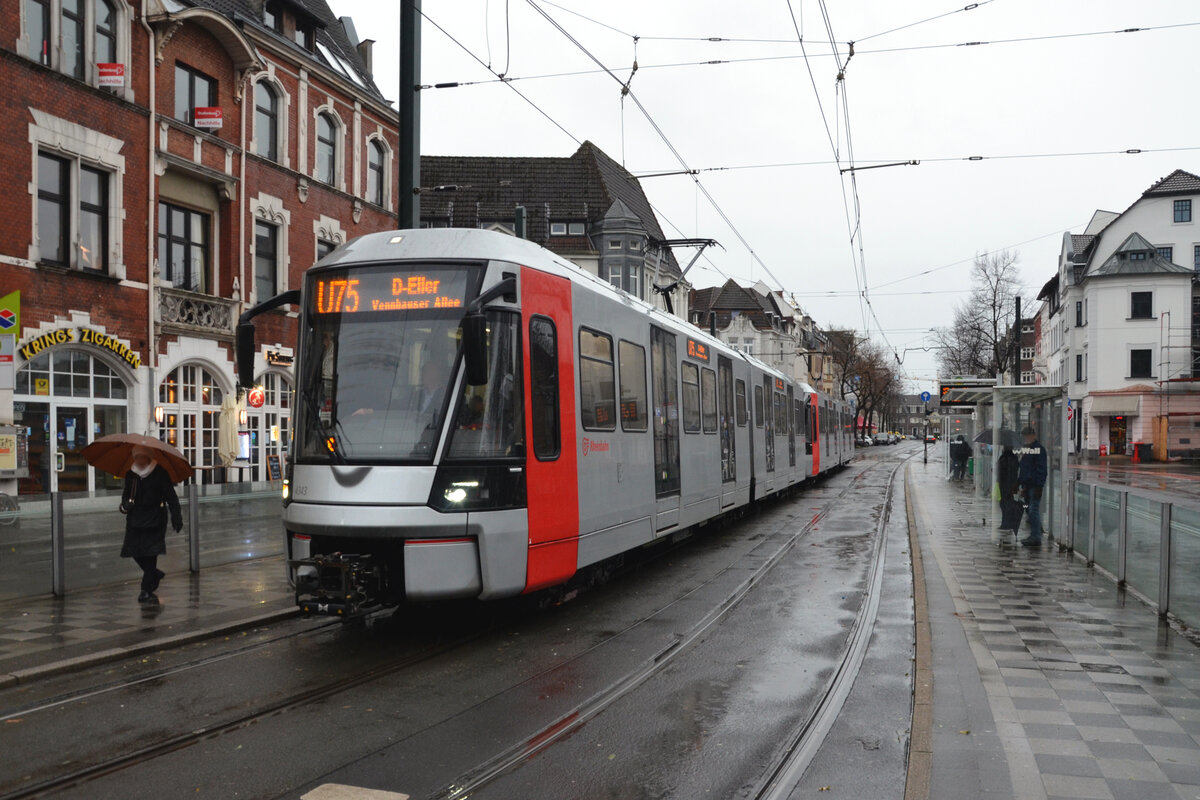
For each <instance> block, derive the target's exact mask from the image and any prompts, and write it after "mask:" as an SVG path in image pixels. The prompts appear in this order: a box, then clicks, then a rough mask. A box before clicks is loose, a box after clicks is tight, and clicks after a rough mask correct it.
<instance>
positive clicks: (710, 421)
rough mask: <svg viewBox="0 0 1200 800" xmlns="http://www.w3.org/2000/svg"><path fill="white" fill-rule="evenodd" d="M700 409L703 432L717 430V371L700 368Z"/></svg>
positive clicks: (714, 431)
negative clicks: (702, 419)
mask: <svg viewBox="0 0 1200 800" xmlns="http://www.w3.org/2000/svg"><path fill="white" fill-rule="evenodd" d="M700 390H701V391H700V410H701V412H702V415H703V417H704V432H705V433H716V432H717V373H715V372H713V371H712V370H711V369H702V370H700Z"/></svg>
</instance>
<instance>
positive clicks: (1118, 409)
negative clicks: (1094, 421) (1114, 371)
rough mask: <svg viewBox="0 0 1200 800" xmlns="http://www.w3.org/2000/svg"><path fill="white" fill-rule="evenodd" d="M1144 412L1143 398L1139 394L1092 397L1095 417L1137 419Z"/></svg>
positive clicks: (1092, 412)
mask: <svg viewBox="0 0 1200 800" xmlns="http://www.w3.org/2000/svg"><path fill="white" fill-rule="evenodd" d="M1141 410H1142V396H1141V395H1138V394H1102V395H1098V396H1097V395H1092V408H1091V411H1089V412H1088V413H1089V414H1091V415H1092V416H1093V417H1136V416H1138V414H1139V413H1141Z"/></svg>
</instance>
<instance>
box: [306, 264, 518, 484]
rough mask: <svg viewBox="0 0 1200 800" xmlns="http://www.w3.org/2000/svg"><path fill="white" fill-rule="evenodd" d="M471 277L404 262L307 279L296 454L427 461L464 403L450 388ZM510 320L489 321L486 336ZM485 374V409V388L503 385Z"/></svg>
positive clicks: (470, 271) (474, 278)
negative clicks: (423, 268) (487, 377)
mask: <svg viewBox="0 0 1200 800" xmlns="http://www.w3.org/2000/svg"><path fill="white" fill-rule="evenodd" d="M478 274H479V271H478V269H475V268H467V267H460V268H441V267H438V268H432V267H431V268H429V269H425V270H414V269H413V268H412V267H411V266H409V265H405V266H403V267H398V266H389V267H374V266H372V267H363V268H352V269H349V270H338V271H336V272H330V271H322V272H320V273H316V274H315V275H310V276H309V285H308V292H307V297H308V298H309V300H308V308H307V309H306V323H307V324H306V325H305V328H304V334H303V336H304V341H303V342H302V344H301V365H300V366H301V375H300V384H301V385H300V386H299V387H298V395H299V403H298V408H297V417H298V418H297V425H296V436H297V457H298V459H299V460H302V461H306V462H308V463H313V462H318V461H319V462H321V463H330V462H333V463H408V464H414V463H416V464H420V463H424V464H428V463H432V461H433V457H434V450H435V448H436V447H437V444H438V440H439V438H440V437H441V432H442V430H443V428H444V421H445V420H446V419H447V418H448V417H454V416H456V415H457V413H458V412H457V411H456V409H457V407H458V406H459V405H460V404H461V403H462V401H463V400H464V399H465V398H462V397H456V396H455V392H454V390H455V387H456V386H457V385H458V374H459V372H460V362H461V347H460V342H461V338H462V330H461V323H462V318H463V314H464V311H465V308H466V305H467V303H468V301H469V300H470V298H471V297H472V296H473V295H474V294H475V292H476V288H477V282H478ZM488 316H489V318H492V317H493V315H492V314H489V315H488ZM510 316H511V315H507V314H506V315H502V316H501V315H497V317H495V318H493V319H491V320H490V321H491V323H492V324H491V328H492V335H493V337H494V336H495V334H496V332H497V331H496V328H497V327H499V328H505V327H507V324H506V323H504V322H503V321H502V320H505V319H507V318H508V317H510ZM511 324H512V326H513V328H514V329H513V338H514V339H515V333H516V329H515V325H516V323H515V321H514V322H512V323H511ZM491 377H493V376H490V375H489V385H488V386H487V387H478V388H476V389H475V390H474V392H475V393H476V394H481V395H483V396H484V399H485V400H486V401H488V405H491V404H492V402H491V401H492V400H493V399H494V398H492V397H491V396H490V395H491V394H492V392H489V391H488V389H490V388H491V387H492V386H497V387H499V386H500V385H503V384H502V383H501V382H500V381H494V380H490V378H491ZM508 383H509V384H510V385H511V379H510V380H509V382H508ZM460 394H463V393H461V392H460Z"/></svg>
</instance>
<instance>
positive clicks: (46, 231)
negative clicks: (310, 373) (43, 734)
mask: <svg viewBox="0 0 1200 800" xmlns="http://www.w3.org/2000/svg"><path fill="white" fill-rule="evenodd" d="M306 2H307V5H308V6H309V7H311V6H312V5H313V3H312V0H306ZM61 4H62V0H41V2H34V1H33V0H0V30H2V31H5V32H6V33H4V34H3V35H0V82H2V83H3V85H4V87H5V90H4V92H2V93H0V115H3V116H2V118H3V119H4V120H6V124H7V128H8V135H7V136H4V137H3V138H2V139H0V159H2V162H3V164H4V170H3V172H2V173H0V186H3V191H0V215H2V218H3V219H4V221H5V224H4V225H0V296H4V295H7V294H8V293H10V292H13V291H19V292H20V293H21V294H20V314H21V324H20V330H16V331H4V332H5V333H14V334H15V342H16V345H17V348H18V352H17V356H16V359H15V361H16V363H15V371H16V389H15V390H14V392H13V397H12V400H11V403H9V402H6V400H7V398H6V397H5V394H4V392H3V391H0V422H7V421H8V420H7V419H4V417H5V416H6V415H8V414H11V415H12V416H11V417H9V419H12V420H13V421H15V423H16V424H17V425H18V427H22V428H25V429H27V430H28V432H29V435H30V454H31V459H32V460H36V461H37V462H38V463H37V464H36V466H34V465H33V464H31V472H30V477H29V478H27V479H24V480H22V482H21V490H22V491H23V492H43V491H49V490H51V489H53V488H57V489H59V490H64V491H66V490H80V489H92V488H102V486H103V485H104V484H105V483H106V482H108V483H110V484H111V482H110V481H106V479H104V477H103V476H93V475H92V471H91V470H90V468H85V467H83V466H82V465H81V463H80V459H79V457H78V455H77V451H78V449H80V448H81V446H82V444H86V442H87V441H90V440H91V439H92V438H94V435H96V434H102V433H110V432H115V430H116V429H117V428H122V429H124V430H129V431H137V432H144V431H150V432H152V433H153V432H155V431H157V432H159V433H160V434H161V435H162V436H163V437H164V438H167V439H168V440H171V441H174V442H175V443H176V444H178V445H179V446H180V447H182V448H183V449H184V450H185V452H187V453H188V455H189V456H190V457H193V458H194V459H195V461H196V462H197V463H199V464H201V465H205V466H215V465H216V464H219V463H220V460H219V458H215V456H216V445H215V442H214V438H215V430H216V429H215V420H216V416H217V412H219V409H220V402H219V400H217V398H218V397H219V396H221V397H223V396H227V395H229V394H231V393H232V392H233V391H235V381H234V374H233V364H232V343H233V328H234V325H235V324H236V319H237V316H238V315H239V314H240V313H241V312H242V311H244V310H245V309H246V308H248V307H249V305H250V304H253V303H255V302H258V301H260V300H263V299H265V298H263V297H258V296H257V292H256V281H255V263H256V259H255V255H256V254H255V232H256V220H258V221H262V222H263V223H264V224H269V225H271V226H273V227H272V229H273V230H274V231H275V234H274V235H275V236H276V237H277V238H276V241H277V245H276V246H277V249H278V254H277V261H276V269H275V284H276V287H275V288H276V290H277V291H283V290H285V289H289V288H297V287H299V286H300V281H301V276H302V275H303V273H304V271H305V270H306V269H307V267H309V266H310V265H311V264H312V263H313V262H314V261H315V260H316V258H317V247H318V239H321V240H323V241H325V242H328V243H332V244H341V243H344V242H346V241H348V240H349V239H352V238H355V237H357V236H360V235H362V234H364V233H369V232H372V231H377V230H388V229H391V228H394V227H396V224H397V220H396V215H395V209H396V208H397V205H398V198H397V195H396V186H395V180H394V178H392V177H387V178H386V179H385V181H384V184H383V185H384V187H385V188H386V190H387V192H386V195H385V197H384V203H383V204H382V205H377V204H375V203H372V202H369V200H368V198H367V196H366V195H367V186H368V177H367V161H368V140H369V138H371V137H373V136H378V137H379V138H380V140H381V143H382V145H383V150H384V152H385V154H386V158H385V160H384V164H383V166H384V175H385V176H394V174H395V161H394V155H395V154H396V153H398V152H399V150H400V147H399V135H398V119H397V115H396V114H395V112H394V111H393V110H392V109H391V108H390V106H389V105H388V104H387V103H386V101H384V100H383V99H382V98H381V97H380V96H379V95H378V93H377V92H376V91H374V90H373V89H371V88H365V87H366V84H367V83H368V82H369V78H367V79H365V80H364V76H363V75H362V74H361V70H362V64H361V62H359V61H357V54H355V53H353V52H352V51H351V52H350V53H347V47H346V46H345V42H349V43H350V46H351V47H352V46H353V45H356V44H357V43H356V42H353V41H350V35H349V34H347V33H345V32H344V31H342V30H341V29H340V28H339V29H338V31H337V37H338V38H336V39H331V38H329V36H328V35H326V34H325V33H324V32H320V31H319V33H321V37H320V38H318V39H316V42H324V44H323V45H320V46H314V47H313V49H312V50H311V51H306V50H305V49H304V48H303V47H301V46H298V45H296V44H295V42H294V41H293V39H292V38H289V37H285V36H284V35H282V33H283V32H288V33H289V34H290V33H291V32H292V31H293V30H294V28H295V24H296V23H295V19H294V18H293V17H292V16H291V15H290V13H289V12H288V10H289V9H291V8H292V6H291V5H289V3H288V2H283V3H279V4H277V5H276V6H275V8H276V9H279V10H280V14H279V15H280V16H281V17H282V20H281V26H280V27H281V31H280V32H276V31H273V30H270V29H268V28H266V27H261V28H260V27H256V26H254V25H250V24H247V23H246V22H244V21H242V22H239V23H236V24H235V23H234V22H233V21H232V20H231V19H229V18H227V17H224V16H222V15H220V14H218V13H217V12H216V11H214V10H210V9H205V8H188V9H186V10H184V11H181V12H179V13H178V14H167V13H163V11H162V7H161V5H160V4H159V3H157V2H153V1H147V0H130V2H128V3H127V2H125V0H110V4H111V7H112V9H113V18H114V24H113V28H114V31H115V33H114V39H115V41H116V45H115V49H116V53H117V58H118V63H123V64H124V66H125V84H124V86H122V87H115V88H113V87H101V86H98V85H97V84H98V78H97V77H96V75H97V72H98V70H97V69H96V67H95V64H96V63H97V58H96V56H97V55H98V53H99V52H100V48H102V47H103V46H105V45H104V44H103V43H102V42H101V37H100V34H99V33H98V32H97V28H98V27H99V28H103V27H104V26H103V25H102V24H100V22H99V20H97V19H94V17H95V15H96V13H97V12H96V11H95V10H92V9H93V8H94V5H93V3H91V2H89V3H87V4H84V5H86V6H88V8H89V11H88V13H87V16H86V17H85V19H84V20H83V21H82V23H80V24H81V26H82V27H81V31H82V33H83V36H82V37H81V38H82V39H83V41H84V42H85V44H84V45H83V52H82V54H81V58H80V59H75V60H74V61H73V60H72V59H71V57H70V54H64V53H63V52H62V47H61V45H62V43H63V42H64V35H63V31H62V27H63V26H64V25H66V24H69V23H67V22H65V21H64V20H65V19H66V18H65V17H64V16H63V15H62V8H61ZM213 5H214V7H219V6H217V4H213ZM259 5H260V6H261V4H259ZM41 8H46V9H48V12H49V20H50V29H49V32H48V33H47V34H46V35H45V36H44V37H43V40H44V41H45V42H47V43H48V45H47V46H46V47H45V48H39V43H38V42H37V41H34V40H36V39H38V35H37V31H38V30H39V26H40V25H41V21H40V18H36V17H37V15H38V14H39V13H41V12H39V9H41ZM326 10H327V9H326ZM309 21H310V23H311V18H310V20H309ZM319 24H324V25H330V26H331V25H340V23H339V22H338V21H337V20H335V19H333V17H332V13H329V14H328V16H327V18H323V20H322V21H321V22H320V23H319ZM293 38H294V37H293ZM31 41H34V43H33V44H30V42H31ZM339 43H341V44H342V45H343V46H342V47H341V50H340V53H341V56H342V59H341V60H342V63H341V65H340V66H338V65H337V64H334V63H333V61H334V59H332V58H330V56H329V52H330V51H331V50H335V48H337V47H338V45H339ZM43 53H45V55H43ZM31 54H33V55H31ZM80 60H81V61H82V62H83V66H82V68H80V69H79V70H78V71H77V72H76V75H81V76H82V77H76V75H72V74H70V73H71V72H72V71H73V69H72V64H73V63H79V61H80ZM42 62H48V63H42ZM346 62H350V63H352V64H354V65H355V66H356V67H357V68H358V69H359V70H360V72H359V73H357V74H355V73H351V72H349V71H348V70H349V67H348V65H347V63H346ZM177 65H183V66H186V67H187V68H188V69H190V70H192V71H194V73H196V74H199V75H200V76H201V77H202V78H203V77H207V78H208V79H211V80H212V81H213V83H214V84H215V86H216V102H215V103H214V105H216V106H217V107H219V108H220V109H221V113H222V125H221V127H220V129H217V130H205V129H199V128H196V127H193V126H192V125H191V124H189V123H188V122H187V121H181V120H177V119H175V114H176V98H177V95H178V94H179V92H180V90H181V87H180V86H177V85H176V75H177ZM259 80H266V81H268V82H269V86H270V87H271V88H272V91H273V92H275V94H276V98H277V102H278V105H277V111H278V114H277V120H278V125H279V127H280V128H281V132H280V135H279V137H278V140H277V141H278V142H279V145H280V148H279V150H278V152H277V154H276V157H275V160H274V161H272V160H270V159H268V158H264V157H261V156H259V155H256V154H255V153H254V142H255V134H256V131H255V124H256V119H255V85H256V82H257V81H259ZM152 85H153V89H152V88H151V87H152ZM152 93H153V98H152V97H151V94H152ZM322 111H323V112H324V113H326V114H328V115H329V117H330V118H331V119H333V120H334V121H335V122H336V125H337V128H336V133H335V142H334V148H335V154H336V155H335V163H336V165H337V167H336V176H335V179H334V181H333V183H332V184H329V183H326V182H324V181H323V180H321V179H320V177H319V176H317V175H316V165H317V161H318V159H317V152H316V151H317V134H316V128H317V114H318V113H319V112H322ZM97 182H99V188H98V189H97V188H96V183H97ZM162 203H167V204H169V206H170V208H171V209H175V210H176V211H175V212H172V211H170V209H168V210H167V211H166V212H165V217H160V212H163V207H162V206H161V205H160V204H162ZM173 214H174V216H172V215H173ZM162 218H167V219H169V220H170V222H168V223H167V225H168V227H167V228H165V229H164V227H163V223H162V222H161V219H162ZM60 220H61V222H59V221H60ZM96 220H100V221H99V223H98V224H92V223H95V221H96ZM201 230H203V231H204V233H203V234H201V233H195V232H196V231H201ZM167 233H170V234H171V235H172V236H173V237H174V239H175V245H176V246H177V251H175V252H177V253H180V254H183V255H182V256H178V257H176V258H174V259H172V257H171V256H170V255H169V253H167V258H166V259H165V260H166V261H170V262H171V263H170V264H167V263H162V261H160V259H159V255H160V249H159V237H160V235H166V234H167ZM56 248H57V249H56ZM99 252H103V254H104V258H103V259H100V258H99V257H98V256H97V254H98V253H99ZM95 266H99V267H100V268H99V269H94V268H88V267H95ZM185 274H192V275H197V276H202V277H200V278H198V279H197V282H195V283H194V284H188V283H186V281H184V280H182V279H181V278H180V277H179V276H181V275H185ZM189 288H193V289H194V291H188V289H189ZM258 322H259V325H258V327H259V334H260V335H259V339H260V341H261V342H264V343H265V344H264V347H263V348H262V349H261V350H260V355H259V368H260V370H261V372H262V373H263V374H270V375H273V378H272V380H273V381H274V383H275V385H276V386H277V387H278V388H281V389H286V388H287V387H288V386H289V385H290V374H289V373H290V369H291V368H290V367H289V366H286V364H283V365H280V364H275V365H270V364H268V363H267V361H266V358H265V355H266V351H267V350H268V349H269V350H272V351H276V352H278V353H280V354H282V355H283V356H285V358H283V359H282V361H284V362H286V361H287V359H286V356H288V355H290V354H291V353H292V347H293V345H294V342H295V336H296V330H295V317H294V315H290V314H288V313H287V312H286V311H279V312H276V313H274V314H271V315H267V316H266V317H265V318H260V319H259V321H258ZM85 328H86V329H88V330H95V331H99V332H100V333H102V334H105V335H106V336H107V337H111V338H112V339H115V341H110V345H111V346H109V347H103V346H99V345H97V344H94V343H93V341H92V340H93V337H91V335H90V334H89V335H87V336H85V335H84V334H81V333H79V331H80V330H81V329H85ZM60 329H64V330H67V329H69V330H70V331H72V333H71V334H63V335H61V336H60V337H59V338H60V339H62V338H65V339H67V341H65V342H61V343H58V344H55V345H53V346H51V347H48V348H45V349H43V350H41V351H39V352H38V353H37V354H33V353H32V351H30V350H28V349H27V354H29V355H30V356H32V357H31V358H30V359H26V358H25V357H23V356H22V354H21V351H20V348H21V346H22V345H25V344H27V343H29V342H32V341H34V340H36V339H38V337H39V336H42V335H44V334H46V333H48V332H51V331H56V330H60ZM121 348H125V349H126V352H131V353H132V355H131V356H130V357H128V358H122V356H121ZM39 359H40V360H39ZM72 359H74V360H72ZM135 364H136V366H134V365H135ZM181 368H185V369H182V370H181ZM43 373H45V374H44V375H43ZM114 376H115V378H116V380H117V382H118V383H120V384H122V386H121V388H119V389H110V388H97V387H100V386H103V387H108V386H109V385H110V384H111V381H112V379H113V377H114ZM175 377H178V378H179V381H180V385H178V386H176V385H174V384H172V383H171V381H172V380H173V379H174V378H175ZM43 378H44V380H45V383H42V382H40V381H41V380H42V379H43ZM185 381H188V382H192V385H191V386H185V385H183V384H184V382H185ZM89 383H90V385H89ZM206 387H207V388H206ZM193 388H195V389H196V391H194V392H193V391H192V389H193ZM68 406H69V407H70V410H69V411H68V410H66V409H67V408H68ZM156 406H162V407H163V409H164V421H163V423H161V424H158V423H156V422H155V421H154V419H153V416H154V410H155V407H156ZM287 409H288V404H287V402H286V394H284V395H280V394H276V395H275V396H274V405H273V406H270V404H269V408H268V409H266V410H264V411H261V412H259V411H256V410H254V409H250V417H251V419H250V422H249V425H248V428H249V430H250V431H252V432H256V433H257V436H256V437H255V438H256V442H255V444H256V449H255V451H254V452H253V453H252V460H253V461H254V462H255V463H256V464H258V465H260V468H259V469H256V470H253V471H251V470H246V471H244V472H243V473H242V475H241V477H242V478H251V477H254V478H261V477H265V475H264V472H263V470H262V469H261V465H262V464H263V463H264V456H265V455H266V454H267V453H271V452H282V451H283V450H284V440H285V439H286V426H287V420H286V417H287ZM81 410H82V412H83V413H80V411H81ZM71 415H75V416H74V421H73V422H71V420H70V419H67V422H68V423H69V424H64V419H66V418H70V417H71ZM80 426H82V428H81V427H80ZM272 426H279V427H281V428H282V429H283V431H284V435H282V436H280V437H279V440H278V441H275V440H273V439H272V437H271V428H272ZM35 451H36V452H35ZM56 457H57V458H60V459H61V458H65V459H66V460H67V461H68V467H67V469H66V470H65V471H58V472H57V473H54V474H52V471H51V470H50V468H49V466H48V465H49V464H50V463H51V460H52V459H53V458H56ZM59 463H61V460H60V462H59ZM213 477H220V476H219V474H218V473H215V472H214V473H208V478H209V479H212V478H213ZM3 483H4V481H3V479H2V476H0V484H3ZM0 488H3V486H2V485H0Z"/></svg>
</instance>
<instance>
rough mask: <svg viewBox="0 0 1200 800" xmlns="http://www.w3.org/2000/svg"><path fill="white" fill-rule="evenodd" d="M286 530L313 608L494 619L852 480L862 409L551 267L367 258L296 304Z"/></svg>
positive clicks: (294, 296) (462, 233)
mask: <svg viewBox="0 0 1200 800" xmlns="http://www.w3.org/2000/svg"><path fill="white" fill-rule="evenodd" d="M284 302H296V303H298V304H299V306H300V333H299V342H298V347H297V351H298V352H297V360H296V404H295V411H294V414H295V420H294V425H293V428H292V429H293V432H294V435H293V440H292V442H291V451H290V454H289V455H290V457H289V459H288V462H287V468H286V471H285V476H284V477H285V485H284V486H285V488H284V493H285V499H284V509H283V524H284V528H285V530H286V536H287V549H288V556H289V561H288V565H289V571H290V575H291V579H292V581H293V582H294V584H295V586H296V590H297V601H298V603H299V605H300V606H301V608H302V609H304V610H306V611H309V612H316V613H333V614H353V613H355V612H357V611H360V610H362V609H365V608H368V607H371V606H373V605H378V604H392V603H398V602H401V601H403V600H436V599H443V598H458V597H476V598H479V599H492V598H500V597H506V596H511V595H516V594H520V593H523V592H531V591H535V590H538V589H542V588H545V587H549V586H553V585H555V584H560V583H563V582H565V581H567V580H568V579H569V578H571V576H572V575H574V574H575V573H576V572H577V571H578V570H580V569H581V568H583V567H585V566H587V565H590V564H594V563H596V562H598V561H601V560H603V559H607V558H609V557H612V556H615V555H617V554H619V553H622V552H624V551H626V550H629V549H631V548H636V547H640V546H642V545H645V544H648V543H651V542H654V541H655V540H657V539H659V538H660V537H663V536H667V535H670V534H672V533H676V532H679V531H682V530H685V529H687V528H689V527H690V526H694V525H697V524H699V523H703V522H705V521H706V520H710V519H713V518H715V517H718V516H721V515H723V514H726V513H728V512H730V511H733V510H735V509H738V508H739V507H741V506H745V505H747V504H750V503H753V502H755V500H757V499H759V498H762V497H765V496H768V495H771V494H774V493H777V492H780V491H782V490H784V489H787V488H788V487H791V486H794V485H796V484H799V483H801V482H803V481H805V480H806V479H809V478H811V477H812V476H815V475H818V474H820V473H821V472H824V471H827V470H829V469H831V468H834V467H837V466H839V465H841V464H844V463H845V462H846V461H847V460H848V459H849V458H850V456H851V455H852V454H853V441H852V423H851V419H850V416H849V410H848V408H847V406H846V405H845V404H844V403H842V402H840V401H837V400H834V399H833V398H830V397H827V396H825V395H823V394H822V393H820V392H818V391H815V390H814V389H813V388H812V387H810V386H808V385H807V384H804V383H802V382H798V381H795V380H794V379H792V378H790V377H789V376H787V375H785V374H784V373H782V372H780V371H778V370H776V369H773V368H771V367H769V366H767V365H765V364H763V363H762V362H760V361H757V360H756V359H754V358H752V357H750V356H747V355H746V354H744V353H740V352H738V351H736V350H733V349H731V348H730V347H728V346H727V345H725V344H723V343H722V342H720V341H718V340H717V339H715V338H713V337H711V336H709V335H708V334H707V333H705V332H703V331H700V330H698V329H697V328H695V327H693V326H692V325H690V324H688V323H686V322H685V321H683V320H681V319H679V318H677V317H674V316H670V315H668V314H665V313H663V312H662V311H659V310H657V309H655V308H653V307H652V306H650V305H648V304H647V303H644V302H642V301H641V300H638V299H636V298H633V297H631V296H629V295H627V294H625V293H624V292H622V291H620V290H619V289H617V288H616V287H614V286H611V285H610V284H608V283H606V282H604V281H602V280H600V279H599V278H597V277H595V276H593V275H591V274H590V273H587V272H585V271H583V270H582V269H580V268H579V267H577V266H575V265H573V264H571V263H569V262H567V261H565V260H563V259H562V258H560V257H559V256H557V255H555V254H554V253H551V252H549V251H547V250H545V249H543V248H541V247H539V246H538V245H536V244H533V243H531V242H528V241H525V240H522V239H517V238H514V237H511V236H506V235H504V234H500V233H494V232H489V231H482V230H472V229H435V230H410V231H396V232H391V233H378V234H370V235H367V236H363V237H361V238H359V239H356V240H354V241H352V242H350V243H348V244H347V245H345V246H343V247H341V248H339V249H338V250H335V251H334V252H333V253H331V254H329V255H328V256H326V257H325V258H324V259H322V260H321V261H320V262H319V263H318V264H317V265H316V266H314V267H313V268H311V269H310V270H308V272H307V273H306V275H305V278H304V283H303V288H302V289H301V290H300V291H299V292H292V293H288V294H286V295H280V296H279V297H278V298H275V299H274V300H272V301H267V302H266V303H263V304H261V305H260V306H258V307H256V308H255V309H252V310H250V311H249V312H247V313H246V314H245V315H243V319H242V322H241V324H240V325H239V329H238V339H239V341H238V372H239V376H240V378H241V381H242V383H243V384H247V383H249V382H250V378H249V376H252V375H253V374H254V373H253V366H254V361H253V359H254V353H255V350H254V347H255V345H254V338H253V337H254V328H253V323H252V322H250V320H251V319H252V318H253V316H254V315H255V314H257V313H261V311H263V310H265V309H266V308H269V307H274V306H277V305H280V304H282V303H284Z"/></svg>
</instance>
